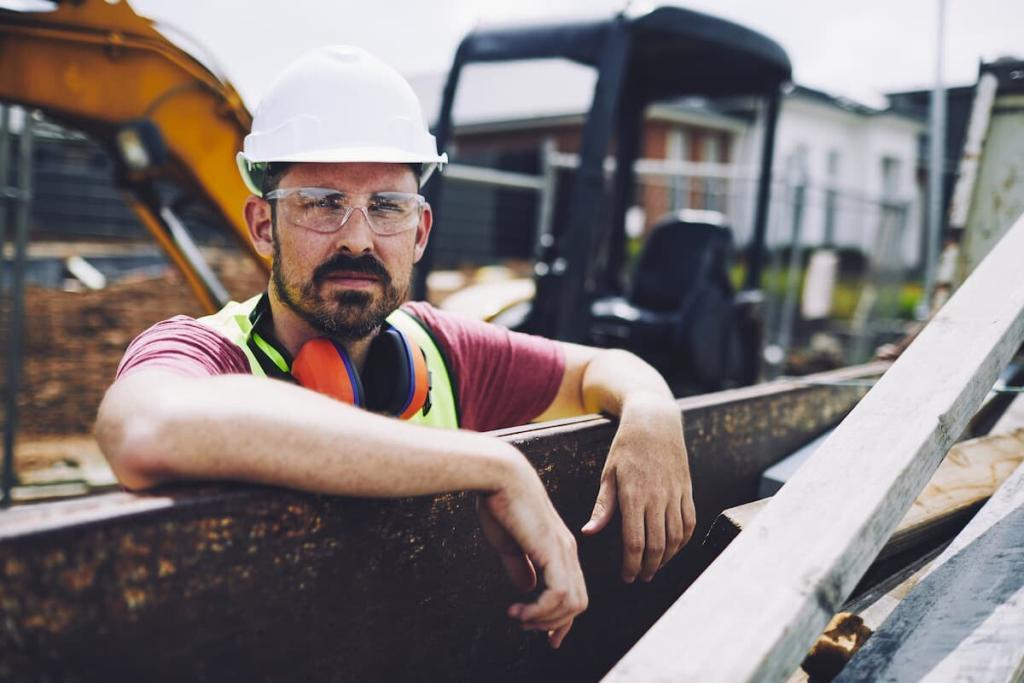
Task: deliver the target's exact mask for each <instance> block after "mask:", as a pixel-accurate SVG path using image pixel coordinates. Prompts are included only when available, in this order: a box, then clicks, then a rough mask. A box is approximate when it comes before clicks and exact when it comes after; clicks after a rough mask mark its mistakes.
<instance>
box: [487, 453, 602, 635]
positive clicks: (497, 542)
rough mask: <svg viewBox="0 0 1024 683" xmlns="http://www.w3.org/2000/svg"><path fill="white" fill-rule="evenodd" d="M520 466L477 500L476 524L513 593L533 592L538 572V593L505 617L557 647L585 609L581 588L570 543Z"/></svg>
mask: <svg viewBox="0 0 1024 683" xmlns="http://www.w3.org/2000/svg"><path fill="white" fill-rule="evenodd" d="M519 457H520V458H522V456H521V455H520V456H519ZM523 465H524V467H523V468H522V469H521V472H520V474H519V475H518V476H516V477H514V481H511V482H509V484H508V486H506V487H505V488H503V489H501V490H499V491H496V492H495V493H491V494H488V495H484V496H481V497H480V498H479V500H478V504H477V508H478V511H479V513H480V525H481V528H482V529H483V532H484V536H486V538H487V540H488V541H489V542H490V543H491V545H492V546H494V548H495V549H496V550H497V551H498V553H499V555H500V556H501V560H502V563H503V564H504V566H505V570H506V571H507V572H508V574H509V577H510V578H511V579H512V583H513V584H514V585H515V586H516V588H517V589H519V590H520V591H522V592H524V593H528V592H530V591H531V590H533V589H534V588H535V587H536V585H537V572H536V570H535V569H534V568H535V567H536V568H537V569H539V570H540V572H541V576H542V578H543V581H544V590H543V592H542V593H541V594H540V596H539V597H538V598H537V600H536V601H534V602H532V603H528V604H527V603H515V604H514V605H511V606H510V607H509V608H508V615H509V616H510V617H511V618H513V619H518V620H519V621H520V622H521V624H522V627H523V628H524V629H528V630H541V631H547V633H548V642H549V643H550V644H551V647H553V648H557V647H559V646H560V645H561V644H562V640H563V639H564V638H565V636H566V634H567V633H568V632H569V629H570V628H571V627H572V622H573V619H575V618H576V616H577V615H579V614H580V613H581V612H582V611H583V610H585V609H586V608H587V587H586V584H585V583H584V581H583V571H582V570H581V569H580V564H579V557H578V556H577V553H576V539H574V538H573V536H572V533H570V532H569V530H568V529H567V528H566V526H565V524H564V523H563V522H562V520H561V518H560V517H559V516H558V513H557V512H556V511H555V508H554V506H552V505H551V501H550V499H549V498H548V496H547V493H546V492H545V491H544V486H543V484H541V482H540V478H539V477H538V476H537V473H536V472H534V470H533V468H532V467H531V466H530V465H529V463H528V462H526V460H525V459H523Z"/></svg>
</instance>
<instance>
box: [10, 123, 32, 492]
mask: <svg viewBox="0 0 1024 683" xmlns="http://www.w3.org/2000/svg"><path fill="white" fill-rule="evenodd" d="M32 123H33V120H32V114H31V112H28V111H26V112H25V117H24V123H23V124H22V127H21V136H20V139H19V141H18V184H17V199H16V200H15V201H16V202H17V210H16V211H15V217H14V230H15V234H14V269H13V271H12V273H11V275H12V277H11V316H10V319H9V320H8V329H9V330H10V341H9V345H8V347H9V349H10V351H9V353H8V354H7V378H6V379H7V381H6V386H7V396H6V397H5V398H6V406H5V415H6V420H5V424H4V473H3V496H4V497H3V505H5V506H7V505H10V504H11V489H13V488H14V486H15V485H16V484H17V482H18V479H17V474H16V473H15V471H14V435H15V432H16V431H17V429H18V383H19V380H20V379H21V360H22V348H23V345H24V339H23V334H24V327H25V320H24V318H25V260H26V258H25V257H26V253H25V252H26V250H27V247H28V227H29V208H30V207H31V205H32Z"/></svg>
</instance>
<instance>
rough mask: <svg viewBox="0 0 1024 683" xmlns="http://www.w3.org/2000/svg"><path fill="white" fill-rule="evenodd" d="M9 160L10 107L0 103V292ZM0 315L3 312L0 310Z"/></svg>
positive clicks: (2, 280) (1, 290) (5, 237)
mask: <svg viewBox="0 0 1024 683" xmlns="http://www.w3.org/2000/svg"><path fill="white" fill-rule="evenodd" d="M10 160H11V107H10V105H7V104H4V105H0V294H2V293H3V282H4V242H6V241H7V216H8V211H7V207H8V203H7V199H8V198H9V194H8V187H7V178H8V176H10ZM0 315H3V312H2V311H0Z"/></svg>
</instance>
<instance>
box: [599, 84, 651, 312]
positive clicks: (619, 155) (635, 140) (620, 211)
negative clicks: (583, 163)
mask: <svg viewBox="0 0 1024 683" xmlns="http://www.w3.org/2000/svg"><path fill="white" fill-rule="evenodd" d="M643 125H644V103H643V101H642V100H641V99H640V97H638V96H637V95H636V94H635V93H630V92H625V93H623V97H622V106H621V109H620V112H619V125H618V139H617V143H618V147H617V149H616V154H615V158H616V163H615V182H614V190H613V193H612V197H613V199H612V220H611V225H610V226H609V229H610V234H609V235H608V242H607V244H608V253H607V255H606V258H605V263H604V272H603V273H601V275H602V279H603V282H600V283H599V284H598V286H599V287H601V286H603V287H604V288H605V289H606V290H608V291H610V292H614V293H616V294H617V293H619V292H620V291H621V290H622V282H621V280H620V275H621V273H622V262H623V261H624V260H625V257H626V211H627V210H628V209H629V207H630V206H631V205H632V204H633V201H634V197H635V196H636V160H637V157H639V156H640V138H641V132H642V130H643Z"/></svg>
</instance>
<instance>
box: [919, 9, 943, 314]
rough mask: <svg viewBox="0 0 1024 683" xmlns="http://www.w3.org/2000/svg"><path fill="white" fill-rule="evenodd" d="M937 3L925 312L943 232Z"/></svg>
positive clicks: (940, 39)
mask: <svg viewBox="0 0 1024 683" xmlns="http://www.w3.org/2000/svg"><path fill="white" fill-rule="evenodd" d="M936 2H937V3H938V10H939V11H938V27H937V32H936V44H935V87H934V88H932V97H931V107H930V111H929V117H928V123H929V132H928V136H929V140H928V142H929V144H928V156H929V160H928V167H929V168H928V246H927V247H926V249H925V269H924V301H923V306H921V309H922V312H925V313H927V311H929V310H930V309H931V303H932V295H933V293H934V289H935V264H936V262H937V260H938V256H939V237H940V235H941V233H942V195H943V188H944V186H945V178H946V172H945V171H946V90H945V86H944V85H943V82H942V50H943V47H944V45H943V43H944V33H945V23H946V0H936Z"/></svg>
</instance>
